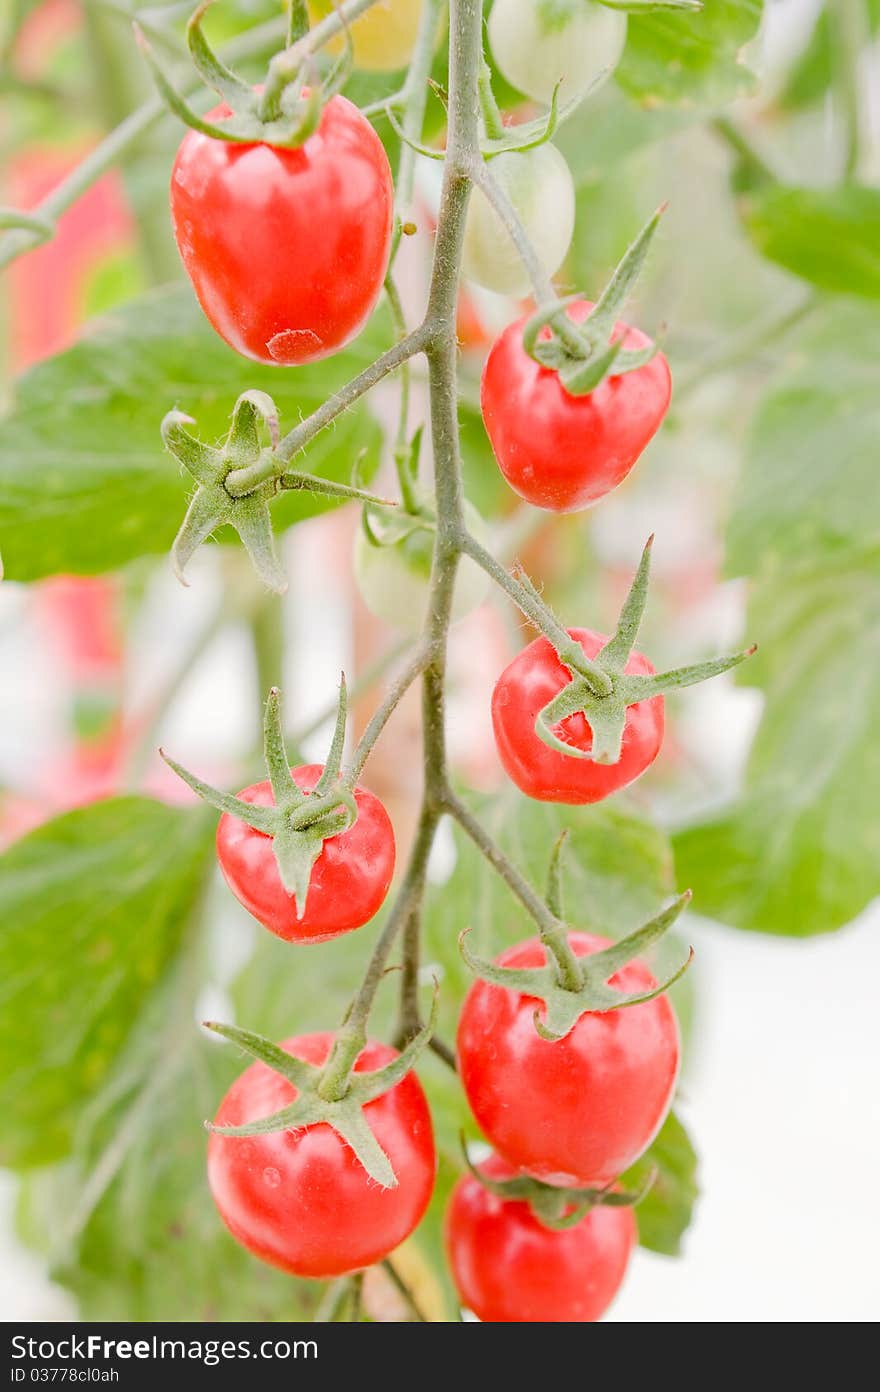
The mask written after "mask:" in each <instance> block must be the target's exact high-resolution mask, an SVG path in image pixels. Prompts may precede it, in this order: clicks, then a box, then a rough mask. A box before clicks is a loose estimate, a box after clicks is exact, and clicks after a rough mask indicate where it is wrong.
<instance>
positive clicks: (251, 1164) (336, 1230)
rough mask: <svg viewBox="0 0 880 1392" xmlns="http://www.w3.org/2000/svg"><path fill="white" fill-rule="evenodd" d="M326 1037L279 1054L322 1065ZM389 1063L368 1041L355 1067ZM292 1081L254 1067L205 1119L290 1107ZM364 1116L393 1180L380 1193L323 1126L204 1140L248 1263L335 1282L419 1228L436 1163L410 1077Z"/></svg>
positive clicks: (228, 1122) (230, 1119)
mask: <svg viewBox="0 0 880 1392" xmlns="http://www.w3.org/2000/svg"><path fill="white" fill-rule="evenodd" d="M332 1041H333V1036H332V1034H307V1035H302V1036H300V1037H298V1038H293V1039H286V1040H284V1042H283V1043H282V1045H281V1047H282V1048H283V1049H285V1050H286V1051H287V1053H289V1054H294V1055H295V1056H296V1057H297V1058H302V1059H305V1060H306V1061H307V1062H309V1063H315V1064H321V1063H323V1062H324V1060H325V1059H326V1057H327V1054H328V1053H329V1050H330V1046H331V1044H332ZM395 1057H396V1050H394V1049H392V1048H390V1047H388V1046H387V1045H385V1044H376V1043H372V1042H371V1043H368V1044H367V1045H366V1047H365V1048H364V1049H363V1051H362V1052H361V1054H360V1057H359V1058H358V1061H357V1064H356V1065H355V1069H356V1071H357V1072H364V1071H367V1070H372V1069H375V1068H381V1067H382V1065H383V1064H386V1063H389V1062H390V1061H391V1060H392V1059H393V1058H395ZM295 1096H296V1089H295V1087H294V1086H293V1084H292V1083H289V1082H288V1081H287V1080H286V1079H285V1078H282V1077H281V1075H280V1074H279V1073H275V1072H274V1071H273V1070H272V1069H271V1068H268V1067H267V1066H266V1065H265V1064H263V1063H253V1064H251V1066H250V1068H248V1069H246V1070H245V1072H244V1073H242V1074H241V1075H240V1077H239V1078H237V1079H236V1081H235V1082H234V1083H233V1084H232V1087H231V1088H230V1089H229V1091H228V1092H227V1094H226V1096H225V1097H224V1098H223V1101H222V1102H221V1103H220V1108H219V1110H218V1112H217V1115H216V1117H215V1118H214V1120H215V1124H216V1125H218V1126H241V1125H243V1124H245V1123H246V1122H249V1121H255V1120H257V1119H258V1118H260V1117H263V1116H270V1115H271V1114H272V1113H273V1112H276V1111H280V1110H281V1108H282V1107H286V1106H289V1104H290V1103H291V1102H292V1101H293V1100H294V1098H295ZM364 1115H365V1116H366V1118H367V1119H368V1121H369V1124H370V1127H371V1129H372V1130H373V1132H374V1134H375V1136H376V1138H377V1140H378V1141H379V1144H380V1145H381V1146H382V1148H383V1150H384V1151H385V1153H386V1154H387V1155H388V1157H389V1159H390V1161H391V1164H392V1166H393V1168H394V1173H395V1175H396V1176H397V1187H396V1188H394V1189H384V1188H383V1187H382V1186H381V1185H379V1184H376V1183H375V1182H374V1181H373V1180H371V1179H370V1177H369V1175H368V1174H367V1172H366V1170H365V1169H364V1168H363V1166H362V1165H361V1163H360V1161H359V1160H358V1159H357V1157H356V1155H355V1153H354V1151H353V1150H352V1149H351V1148H350V1146H348V1145H346V1143H345V1142H344V1141H343V1140H342V1139H341V1138H340V1137H339V1136H338V1135H337V1133H336V1132H335V1131H334V1130H333V1129H332V1127H330V1126H328V1125H327V1124H326V1123H324V1122H319V1123H317V1124H316V1125H314V1126H305V1127H300V1128H299V1129H298V1130H296V1131H273V1132H270V1134H269V1135H266V1136H218V1135H217V1134H216V1133H213V1134H212V1135H211V1138H210V1140H209V1142H208V1183H209V1185H210V1189H211V1193H212V1195H213V1197H214V1202H215V1203H216V1205H217V1208H218V1210H219V1212H220V1216H221V1218H222V1219H223V1221H224V1223H225V1224H226V1226H227V1227H228V1229H229V1231H230V1232H231V1233H232V1236H233V1237H234V1238H235V1239H236V1241H237V1242H240V1243H241V1245H242V1246H243V1247H246V1248H247V1250H248V1251H249V1252H252V1253H253V1254H254V1256H256V1257H260V1258H261V1259H262V1260H263V1261H266V1262H269V1263H270V1264H271V1265H272V1266H279V1267H281V1268H282V1270H284V1271H289V1272H291V1273H292V1274H293V1275H294V1276H311V1277H326V1276H340V1275H342V1274H343V1273H344V1272H348V1271H359V1270H360V1269H361V1268H363V1267H366V1266H371V1265H372V1264H373V1262H377V1261H381V1260H382V1258H383V1257H385V1256H387V1255H388V1253H389V1252H391V1251H393V1250H394V1248H395V1247H397V1246H399V1244H400V1243H401V1242H403V1240H404V1238H406V1237H408V1236H409V1234H410V1233H411V1232H412V1230H413V1228H415V1227H416V1225H417V1224H418V1222H419V1221H420V1220H421V1217H422V1215H423V1213H424V1212H425V1209H426V1208H427V1206H428V1202H429V1200H430V1198H431V1191H432V1189H433V1187H434V1176H435V1172H436V1168H437V1158H436V1152H435V1149H434V1134H433V1129H432V1126H431V1114H430V1112H429V1111H428V1103H427V1100H426V1098H425V1094H424V1092H423V1091H422V1088H421V1084H420V1083H419V1081H418V1079H417V1078H416V1076H415V1074H414V1073H409V1074H408V1075H407V1077H406V1078H404V1080H403V1082H401V1083H398V1084H397V1086H396V1087H393V1088H391V1090H390V1091H389V1092H386V1093H384V1094H383V1095H382V1096H381V1097H378V1098H376V1099H375V1101H373V1102H368V1103H367V1105H366V1107H365V1108H364Z"/></svg>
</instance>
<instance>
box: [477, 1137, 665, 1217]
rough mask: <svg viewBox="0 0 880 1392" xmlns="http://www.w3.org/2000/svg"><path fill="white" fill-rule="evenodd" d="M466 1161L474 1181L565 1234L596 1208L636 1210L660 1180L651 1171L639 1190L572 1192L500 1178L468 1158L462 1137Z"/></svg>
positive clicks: (612, 1188)
mask: <svg viewBox="0 0 880 1392" xmlns="http://www.w3.org/2000/svg"><path fill="white" fill-rule="evenodd" d="M461 1148H462V1151H463V1153H464V1162H465V1164H466V1165H467V1167H468V1170H469V1171H470V1173H471V1175H472V1176H473V1178H474V1179H475V1180H476V1181H477V1183H478V1184H481V1185H482V1187H483V1188H484V1189H485V1190H486V1191H487V1192H488V1193H490V1194H495V1195H496V1196H497V1197H498V1198H499V1199H504V1200H506V1201H507V1202H508V1203H527V1204H528V1205H529V1208H530V1209H531V1210H532V1215H533V1217H535V1218H536V1219H537V1220H538V1222H539V1223H540V1224H541V1225H542V1227H545V1228H549V1229H550V1230H551V1231H552V1232H565V1230H566V1229H567V1228H574V1227H576V1226H577V1224H578V1223H580V1222H581V1220H582V1219H584V1218H586V1216H587V1214H588V1213H589V1212H590V1210H591V1209H593V1208H598V1207H599V1206H600V1205H601V1206H603V1207H605V1208H635V1207H636V1205H637V1204H640V1203H641V1202H642V1199H644V1198H645V1196H646V1194H647V1193H648V1191H649V1190H650V1188H651V1186H652V1185H653V1183H654V1180H655V1179H656V1177H657V1171H656V1169H652V1170H650V1171H649V1172H648V1175H647V1177H646V1179H645V1182H644V1184H641V1185H640V1186H639V1188H638V1189H620V1188H618V1187H616V1181H614V1180H612V1181H611V1183H610V1184H603V1185H602V1186H601V1187H598V1186H597V1187H590V1188H582V1189H568V1188H563V1187H561V1186H560V1187H557V1186H556V1185H555V1184H545V1183H544V1182H543V1181H542V1180H540V1179H533V1178H532V1177H531V1176H530V1175H524V1174H519V1175H511V1177H510V1178H509V1179H496V1178H495V1176H494V1175H488V1174H486V1173H485V1171H484V1170H481V1169H479V1168H478V1167H477V1166H476V1165H475V1164H474V1163H473V1161H472V1160H471V1158H470V1156H469V1155H468V1151H467V1145H466V1144H465V1140H464V1137H463V1136H462V1138H461Z"/></svg>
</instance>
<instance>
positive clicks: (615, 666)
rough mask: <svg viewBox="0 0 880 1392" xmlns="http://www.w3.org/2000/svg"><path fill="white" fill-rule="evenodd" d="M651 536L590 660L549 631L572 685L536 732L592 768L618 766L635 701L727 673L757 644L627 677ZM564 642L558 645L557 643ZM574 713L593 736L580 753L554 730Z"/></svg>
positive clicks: (554, 629) (560, 633) (544, 713)
mask: <svg viewBox="0 0 880 1392" xmlns="http://www.w3.org/2000/svg"><path fill="white" fill-rule="evenodd" d="M653 540H654V539H653V537H649V538H648V542H647V544H646V546H645V549H644V551H643V552H642V559H641V561H640V563H639V568H638V570H637V572H636V576H635V579H634V580H633V583H632V587H631V589H630V591H629V594H628V595H627V598H626V600H625V602H624V605H623V608H622V610H621V613H620V618H619V620H618V623H617V628H616V630H615V633H614V636H613V637H612V638H610V639H609V640H608V642H607V643H606V644H605V646H604V647H603V648H602V649H601V651H600V652H599V653H597V655H596V656H595V657H594V658H588V657H587V656H586V655H585V654H584V652H583V650H582V649H581V648H580V645H579V644H578V643H577V642H574V641H573V640H571V638H570V635H568V634H567V633H566V632H565V630H564V629H561V628H560V627H559V625H557V624H555V621H554V623H553V624H552V625H551V626H550V627H551V632H550V633H548V637H549V638H550V641H551V642H552V643H553V644H554V647H556V650H557V653H558V654H559V657H560V660H561V661H562V662H563V663H564V664H565V665H566V666H567V667H568V668H569V670H570V672H571V681H570V682H568V683H567V684H566V686H564V687H563V689H562V690H561V691H560V692H559V694H558V695H557V696H555V697H554V698H553V700H552V701H550V702H549V703H548V704H547V705H546V706H545V707H544V708H543V710H541V711H540V712H539V713H538V716H537V718H536V720H535V733H536V735H537V736H538V738H539V739H540V740H541V741H542V742H543V743H544V744H546V745H548V746H549V747H550V748H551V749H555V750H556V751H557V752H558V753H560V754H565V755H566V756H567V757H568V758H571V759H590V760H591V761H592V762H593V763H595V764H616V763H617V762H618V760H619V759H620V751H621V746H622V743H623V732H624V727H625V725H626V712H627V708H628V707H629V706H632V705H635V704H636V702H638V701H649V700H650V699H651V698H652V697H654V696H663V695H665V694H666V693H667V692H670V691H677V690H679V689H680V688H682V687H685V686H694V685H695V684H696V683H698V682H703V681H707V680H708V679H709V678H710V677H716V676H718V675H719V673H721V672H727V671H729V670H730V669H731V668H732V667H736V666H737V665H738V664H739V663H740V662H743V661H745V659H746V658H747V657H751V655H752V653H754V652H755V651H756V648H755V646H754V645H753V646H752V647H749V648H745V649H744V650H743V651H741V652H737V653H731V654H729V655H727V656H725V657H717V658H712V659H711V660H709V661H708V662H696V663H692V664H691V665H690V666H687V667H676V668H673V669H672V670H670V671H667V672H655V673H651V674H646V675H639V674H630V673H628V672H626V670H625V668H626V665H627V662H628V661H629V658H630V654H631V653H632V650H633V646H634V644H635V641H636V638H637V636H638V631H639V626H640V624H641V621H642V616H643V614H644V612H645V604H646V602H647V597H648V577H649V572H650V563H651V546H652V543H653ZM520 583H521V584H522V585H523V587H524V588H525V589H526V590H527V591H528V593H529V595H530V596H531V597H532V599H533V600H535V601H536V602H537V603H538V604H541V605H543V601H542V600H541V598H540V596H539V595H538V593H537V591H536V590H535V588H534V586H533V585H532V584H531V581H529V580H528V579H527V577H525V576H524V575H520ZM560 640H562V641H560ZM578 713H581V714H583V715H584V716H585V717H586V720H587V723H588V724H589V726H590V730H591V733H592V741H591V745H590V748H589V749H578V748H577V747H576V746H574V745H572V744H569V743H567V742H566V741H565V740H564V739H562V738H561V736H560V735H559V734H558V733H557V729H558V726H559V725H560V724H561V723H562V722H563V721H564V720H567V719H568V718H569V717H570V716H572V715H576V714H578Z"/></svg>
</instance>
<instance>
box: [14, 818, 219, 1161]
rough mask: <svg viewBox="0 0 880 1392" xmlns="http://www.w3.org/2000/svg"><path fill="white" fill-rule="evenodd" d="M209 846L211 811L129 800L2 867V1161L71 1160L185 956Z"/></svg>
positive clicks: (63, 826)
mask: <svg viewBox="0 0 880 1392" xmlns="http://www.w3.org/2000/svg"><path fill="white" fill-rule="evenodd" d="M211 849H212V835H211V822H210V819H208V820H207V821H206V819H205V817H204V815H203V814H201V813H200V812H190V811H187V812H181V811H179V810H175V809H172V808H170V807H166V806H165V805H164V804H162V803H157V802H151V801H149V800H147V799H145V798H119V799H113V800H111V801H107V802H100V803H95V804H94V805H92V806H91V807H85V808H82V809H80V810H78V811H75V812H69V813H67V814H66V815H64V816H61V817H57V818H56V819H55V820H53V821H51V822H47V823H46V825H45V826H42V827H40V828H39V829H38V830H36V831H34V832H32V833H31V834H30V835H29V836H27V837H25V838H24V839H23V840H22V841H19V842H17V843H16V844H14V845H13V846H12V847H10V849H9V850H7V851H6V852H5V854H4V855H3V856H2V858H0V925H2V927H0V980H2V982H3V996H4V1010H3V1015H2V1024H0V1078H2V1083H0V1110H2V1113H3V1119H4V1123H3V1134H2V1138H0V1163H2V1164H4V1165H10V1166H28V1165H40V1164H47V1163H48V1162H50V1161H53V1160H57V1159H59V1158H61V1157H62V1156H64V1155H65V1154H67V1152H68V1151H69V1149H70V1146H71V1143H72V1137H73V1134H74V1132H75V1129H76V1127H77V1125H78V1121H79V1116H80V1112H81V1109H82V1108H83V1107H84V1105H85V1104H86V1103H87V1102H88V1101H89V1100H90V1099H92V1098H93V1097H94V1096H95V1095H96V1093H97V1092H98V1091H99V1089H100V1088H101V1086H102V1084H103V1083H104V1081H105V1080H106V1079H107V1078H108V1076H109V1075H110V1074H111V1072H112V1071H113V1069H114V1068H115V1066H116V1063H117V1059H118V1055H119V1054H120V1052H121V1051H122V1049H123V1048H124V1047H125V1045H126V1041H127V1040H128V1039H129V1038H130V1036H131V1035H132V1032H133V1031H134V1029H135V1027H136V1025H137V1021H138V1018H139V1012H141V1011H142V1010H143V1009H144V1008H145V1005H146V1004H147V1003H148V1002H149V998H150V993H151V992H152V991H154V990H156V989H158V988H159V987H160V985H161V984H162V982H163V978H164V977H165V974H166V972H167V971H168V970H169V967H170V964H171V963H172V962H173V960H174V958H175V956H176V954H177V953H178V952H179V951H180V950H181V946H182V943H183V941H184V938H185V935H186V932H187V928H188V925H189V921H190V918H191V915H192V911H193V907H194V905H195V903H196V900H197V898H198V895H199V891H200V888H201V884H202V881H203V878H204V874H205V868H206V864H207V862H208V860H209V858H210V855H211Z"/></svg>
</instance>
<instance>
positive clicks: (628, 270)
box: [523, 205, 665, 396]
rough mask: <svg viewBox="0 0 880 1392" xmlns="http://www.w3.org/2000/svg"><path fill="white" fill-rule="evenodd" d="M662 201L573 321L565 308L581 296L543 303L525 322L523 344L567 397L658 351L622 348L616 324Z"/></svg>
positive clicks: (645, 361) (655, 346)
mask: <svg viewBox="0 0 880 1392" xmlns="http://www.w3.org/2000/svg"><path fill="white" fill-rule="evenodd" d="M664 211H665V205H664V206H663V207H660V208H658V209H657V211H656V212H655V213H654V215H653V216H652V217H651V218H649V219H648V221H647V222H646V224H645V226H644V227H643V228H642V230H641V232H640V233H639V235H638V236H637V237H636V239H635V241H634V242H633V243H632V245H631V246H630V247H629V248H628V249H627V250H626V252H625V253H624V255H623V257H622V258H621V260H620V262H619V264H618V266H617V268H616V269H615V271H614V273H613V275H612V276H611V279H610V280H609V282H608V284H607V285H606V287H605V289H604V290H603V292H602V294H601V296H600V298H599V299H598V301H597V302H596V304H595V305H594V306H593V308H592V309H591V310H590V312H589V314H588V315H587V316H586V318H585V319H583V320H582V321H581V322H580V323H579V324H577V325H575V324H573V323H572V321H571V319H570V318H569V317H568V315H567V314H566V310H567V309H568V307H569V306H570V305H573V304H575V303H577V302H579V301H580V300H581V296H580V295H569V296H567V297H566V298H565V299H561V300H553V301H551V302H550V303H549V304H545V305H541V306H539V307H538V309H537V310H536V312H535V313H534V314H533V315H532V316H531V317H530V318H529V319H528V320H527V321H526V324H525V327H524V329H523V347H524V348H525V351H526V352H527V353H528V355H529V357H530V358H533V359H534V360H535V362H537V363H539V364H540V365H541V366H542V367H546V368H549V369H551V370H552V371H554V372H556V373H558V375H559V380H560V381H561V383H562V385H563V386H564V387H565V390H566V391H567V392H568V393H569V395H570V396H587V395H589V393H590V392H593V391H595V390H596V388H597V387H598V386H599V384H600V382H602V381H604V379H605V378H606V377H609V376H615V377H621V376H623V375H624V374H625V373H627V372H635V371H637V370H638V368H640V367H645V366H646V365H647V364H648V363H649V362H650V361H651V360H652V358H654V357H655V356H656V354H657V352H658V351H659V346H658V344H657V343H656V342H650V343H648V344H647V345H646V346H645V347H643V348H626V347H625V342H626V334H625V332H622V331H621V326H620V325H619V323H618V319H619V314H620V311H621V310H622V309H623V306H624V304H625V302H626V300H627V299H628V297H629V295H630V293H631V291H632V289H633V287H634V285H635V282H636V280H637V278H638V276H639V274H640V272H641V270H642V267H643V266H644V264H645V260H646V258H647V255H648V249H649V247H650V245H651V240H652V238H653V236H654V233H655V232H656V230H657V226H658V224H659V222H660V218H661V217H662V215H663V212H664Z"/></svg>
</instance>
